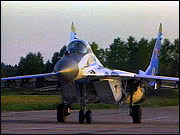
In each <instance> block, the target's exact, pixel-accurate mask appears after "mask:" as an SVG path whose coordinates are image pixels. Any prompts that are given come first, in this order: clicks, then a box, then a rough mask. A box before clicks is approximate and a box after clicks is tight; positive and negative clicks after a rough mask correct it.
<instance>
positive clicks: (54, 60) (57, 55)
mask: <svg viewBox="0 0 180 135" xmlns="http://www.w3.org/2000/svg"><path fill="white" fill-rule="evenodd" d="M65 51H66V46H65V45H64V46H63V47H62V48H61V50H60V51H59V52H55V53H54V54H53V57H52V58H51V62H52V66H53V68H54V66H55V64H56V63H57V61H58V60H60V59H61V57H62V56H63V55H64V53H65Z"/></svg>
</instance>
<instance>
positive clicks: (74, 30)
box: [70, 22, 78, 41]
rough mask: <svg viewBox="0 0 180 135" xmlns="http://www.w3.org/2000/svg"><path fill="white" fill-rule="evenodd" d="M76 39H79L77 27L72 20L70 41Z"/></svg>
mask: <svg viewBox="0 0 180 135" xmlns="http://www.w3.org/2000/svg"><path fill="white" fill-rule="evenodd" d="M74 39H78V37H77V36H76V28H75V26H74V23H73V22H72V25H71V35H70V41H71V40H74Z"/></svg>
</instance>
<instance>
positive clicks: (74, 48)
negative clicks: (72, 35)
mask: <svg viewBox="0 0 180 135" xmlns="http://www.w3.org/2000/svg"><path fill="white" fill-rule="evenodd" d="M68 51H70V53H87V48H86V45H84V44H83V43H82V42H79V41H74V42H72V43H70V44H69V45H68Z"/></svg>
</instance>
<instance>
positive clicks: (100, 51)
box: [90, 41, 105, 65]
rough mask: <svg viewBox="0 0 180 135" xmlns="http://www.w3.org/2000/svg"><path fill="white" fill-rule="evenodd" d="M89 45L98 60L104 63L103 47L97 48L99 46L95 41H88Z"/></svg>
mask: <svg viewBox="0 0 180 135" xmlns="http://www.w3.org/2000/svg"><path fill="white" fill-rule="evenodd" d="M90 46H91V49H92V51H93V53H94V54H95V55H96V57H97V58H98V59H99V61H100V62H101V63H102V64H103V65H104V63H105V59H104V57H105V52H104V49H102V48H100V49H99V46H98V44H96V42H95V41H94V42H92V43H90Z"/></svg>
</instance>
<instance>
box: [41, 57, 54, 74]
mask: <svg viewBox="0 0 180 135" xmlns="http://www.w3.org/2000/svg"><path fill="white" fill-rule="evenodd" d="M52 71H53V65H52V63H51V62H50V61H49V60H48V61H47V62H46V64H45V65H44V71H43V72H44V73H49V72H52Z"/></svg>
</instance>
